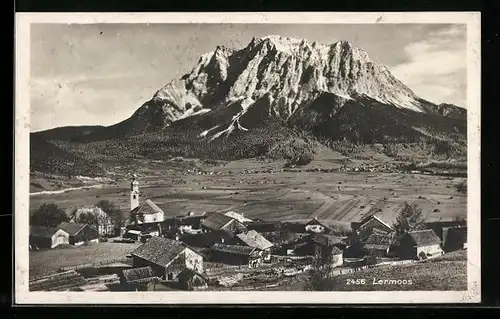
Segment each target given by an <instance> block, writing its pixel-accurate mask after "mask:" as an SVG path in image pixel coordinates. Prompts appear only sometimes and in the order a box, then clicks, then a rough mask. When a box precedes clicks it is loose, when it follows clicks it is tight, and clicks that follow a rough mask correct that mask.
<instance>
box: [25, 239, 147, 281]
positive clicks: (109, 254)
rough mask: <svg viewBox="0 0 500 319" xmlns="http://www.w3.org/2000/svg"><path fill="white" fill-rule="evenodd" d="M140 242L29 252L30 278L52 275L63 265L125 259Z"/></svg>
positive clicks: (112, 261)
mask: <svg viewBox="0 0 500 319" xmlns="http://www.w3.org/2000/svg"><path fill="white" fill-rule="evenodd" d="M138 246H139V244H136V243H134V244H125V243H95V244H91V245H89V246H78V247H75V246H66V247H64V248H55V249H50V250H39V251H30V252H29V278H30V279H31V278H34V277H39V276H45V275H51V274H54V273H57V272H58V271H59V270H60V268H63V267H75V266H79V265H86V264H96V265H98V264H106V263H114V262H118V261H120V260H125V259H126V255H128V254H130V253H131V252H132V251H133V250H134V249H135V248H137V247H138Z"/></svg>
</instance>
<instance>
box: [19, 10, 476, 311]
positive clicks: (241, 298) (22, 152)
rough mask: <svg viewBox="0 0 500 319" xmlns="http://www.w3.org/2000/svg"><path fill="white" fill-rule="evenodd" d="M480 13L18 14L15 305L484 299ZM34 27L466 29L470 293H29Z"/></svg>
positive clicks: (444, 301)
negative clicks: (204, 25) (167, 25)
mask: <svg viewBox="0 0 500 319" xmlns="http://www.w3.org/2000/svg"><path fill="white" fill-rule="evenodd" d="M480 21H481V20H480V13H479V12H391V13H386V12H371V13H363V12H345V13H344V12H343V13H341V12H338V13H328V12H318V13H316V12H309V13H299V12H281V13H268V12H267V13H265V12H262V13H259V12H252V13H215V12H210V13H178V12H176V13H69V12H68V13H18V14H16V28H15V41H16V72H15V73H16V79H15V81H16V82H15V87H16V97H15V144H14V145H15V151H14V152H15V162H14V163H15V164H14V167H15V168H14V169H15V176H14V184H15V212H14V220H15V225H14V226H15V243H14V246H15V256H14V257H15V261H14V266H15V267H14V269H15V271H14V276H15V277H14V278H15V281H14V282H15V289H14V291H15V295H14V297H15V300H14V301H15V303H16V304H18V305H23V304H270V303H277V304H297V303H299V304H351V303H358V304H389V303H392V304H404V303H409V304H412V303H478V302H480V301H481V243H480V238H481V230H480V224H481V219H480V218H481V215H480V212H481V203H480V200H481V196H480V133H481V129H480V128H481V125H480V111H481V97H480V92H481V73H480V72H481V70H480V65H481V59H480V50H481V26H480ZM32 23H269V24H271V23H274V24H298V23H300V24H327V23H328V24H332V23H335V24H374V23H379V24H385V23H433V24H436V23H439V24H444V23H457V24H466V25H467V113H468V117H467V130H468V198H467V221H468V250H467V258H468V267H467V273H468V274H467V278H468V290H467V291H463V292H462V291H460V292H458V291H442V292H441V291H393V292H383V291H376V292H361V291H356V292H265V291H259V292H216V291H210V292H132V293H129V292H30V291H29V290H28V278H29V276H28V271H29V269H28V268H29V251H28V235H27V234H28V232H29V231H28V229H29V223H28V218H29V133H30V131H29V123H30V98H29V92H30V25H31V24H32Z"/></svg>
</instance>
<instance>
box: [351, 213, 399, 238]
mask: <svg viewBox="0 0 500 319" xmlns="http://www.w3.org/2000/svg"><path fill="white" fill-rule="evenodd" d="M351 227H352V229H353V230H354V231H355V232H356V234H357V236H358V237H360V238H366V237H368V236H369V235H370V234H372V233H373V230H374V229H376V230H377V231H378V232H383V233H387V234H389V233H392V232H393V231H394V230H393V229H392V227H391V226H390V225H389V224H387V223H386V222H384V221H383V220H382V219H380V218H379V217H377V216H375V215H370V216H368V217H365V218H363V219H362V220H361V221H360V222H355V223H352V225H351Z"/></svg>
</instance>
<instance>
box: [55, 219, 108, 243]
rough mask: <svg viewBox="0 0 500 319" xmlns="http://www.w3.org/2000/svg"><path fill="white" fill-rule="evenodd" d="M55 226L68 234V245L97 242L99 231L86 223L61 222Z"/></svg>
mask: <svg viewBox="0 0 500 319" xmlns="http://www.w3.org/2000/svg"><path fill="white" fill-rule="evenodd" d="M57 227H58V228H60V229H62V230H64V231H65V232H67V233H68V234H69V244H70V245H75V246H79V245H82V244H84V243H85V242H91V243H98V242H99V231H98V230H97V229H95V228H94V227H92V226H90V225H88V224H80V223H68V222H62V223H60V224H59V225H58V226H57Z"/></svg>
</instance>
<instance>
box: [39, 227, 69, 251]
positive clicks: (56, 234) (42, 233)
mask: <svg viewBox="0 0 500 319" xmlns="http://www.w3.org/2000/svg"><path fill="white" fill-rule="evenodd" d="M29 244H30V247H31V249H38V248H54V247H57V246H59V245H61V244H69V234H68V233H67V232H65V231H64V230H62V229H59V228H53V227H43V226H30V237H29Z"/></svg>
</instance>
